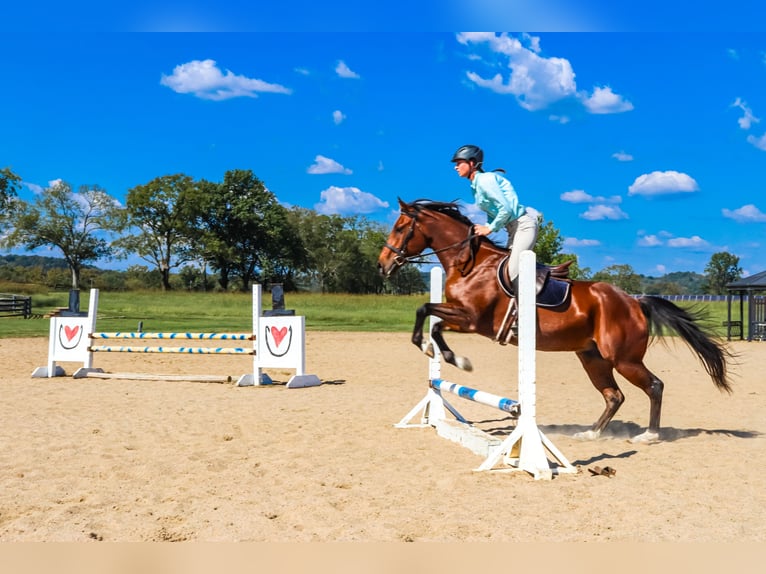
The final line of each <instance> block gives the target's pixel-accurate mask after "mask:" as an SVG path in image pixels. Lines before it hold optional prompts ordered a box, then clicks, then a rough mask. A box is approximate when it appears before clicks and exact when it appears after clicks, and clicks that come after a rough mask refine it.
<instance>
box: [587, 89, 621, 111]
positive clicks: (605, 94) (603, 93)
mask: <svg viewBox="0 0 766 574" xmlns="http://www.w3.org/2000/svg"><path fill="white" fill-rule="evenodd" d="M580 98H581V100H582V103H583V105H584V106H585V109H586V110H588V111H589V112H590V113H592V114H620V113H622V112H629V111H631V110H632V109H633V104H632V103H630V102H629V101H628V100H626V99H624V98H623V97H622V96H620V95H618V94H615V93H614V92H613V91H612V88H610V87H609V86H605V87H603V88H599V87H596V88H594V89H593V94H591V95H590V96H588V95H586V94H581V95H580Z"/></svg>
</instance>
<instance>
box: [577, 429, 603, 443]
mask: <svg viewBox="0 0 766 574" xmlns="http://www.w3.org/2000/svg"><path fill="white" fill-rule="evenodd" d="M600 436H601V432H600V431H597V430H593V429H591V430H586V431H583V432H576V433H574V435H572V438H575V439H577V440H596V439H597V438H598V437H600Z"/></svg>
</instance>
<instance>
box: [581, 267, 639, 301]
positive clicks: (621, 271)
mask: <svg viewBox="0 0 766 574" xmlns="http://www.w3.org/2000/svg"><path fill="white" fill-rule="evenodd" d="M592 279H593V281H603V282H604V283H611V284H612V285H614V286H616V287H619V288H620V289H622V290H623V291H625V292H626V293H634V294H635V293H640V292H641V276H640V275H638V274H637V273H636V272H635V271H633V267H631V266H630V265H627V264H624V265H611V266H609V267H606V268H604V269H602V270H601V271H598V272H597V273H594V274H593V277H592Z"/></svg>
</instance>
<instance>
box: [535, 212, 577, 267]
mask: <svg viewBox="0 0 766 574" xmlns="http://www.w3.org/2000/svg"><path fill="white" fill-rule="evenodd" d="M537 223H538V228H537V242H536V243H535V249H534V251H535V255H537V261H538V262H539V263H542V264H544V265H558V264H559V263H566V262H567V261H572V264H571V265H570V266H569V276H570V277H571V278H572V279H586V278H587V277H588V275H589V273H590V269H588V268H587V267H586V268H581V267H580V264H579V261H578V259H577V255H575V254H573V253H563V252H562V251H561V248H562V246H563V245H564V239H563V238H562V237H561V232H560V231H559V230H558V229H556V227H555V226H554V225H553V222H552V221H546V222H545V223H543V216H542V215H538V217H537Z"/></svg>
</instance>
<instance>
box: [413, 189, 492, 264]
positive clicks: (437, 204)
mask: <svg viewBox="0 0 766 574" xmlns="http://www.w3.org/2000/svg"><path fill="white" fill-rule="evenodd" d="M405 205H406V206H407V210H408V211H412V212H413V215H417V214H418V213H420V212H421V211H425V210H430V211H435V212H437V213H441V214H444V215H446V216H447V217H450V218H452V219H454V220H455V221H458V222H460V223H462V224H463V225H466V226H468V227H473V225H474V223H473V221H471V220H470V219H469V218H468V216H466V215H465V214H464V213H463V212H462V211H460V206H459V205H458V204H457V203H456V202H454V201H433V200H431V199H416V200H415V201H413V202H411V203H407V204H405ZM479 240H480V242H482V243H486V244H487V245H490V246H492V247H494V248H496V249H500V250H501V251H505V249H504V248H503V247H501V246H500V245H498V244H497V243H495V242H494V241H492V239H490V238H489V237H486V236H483V237H480V238H479Z"/></svg>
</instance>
